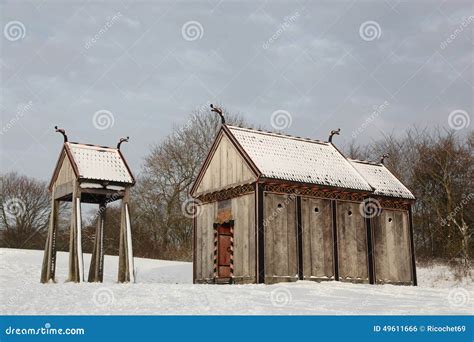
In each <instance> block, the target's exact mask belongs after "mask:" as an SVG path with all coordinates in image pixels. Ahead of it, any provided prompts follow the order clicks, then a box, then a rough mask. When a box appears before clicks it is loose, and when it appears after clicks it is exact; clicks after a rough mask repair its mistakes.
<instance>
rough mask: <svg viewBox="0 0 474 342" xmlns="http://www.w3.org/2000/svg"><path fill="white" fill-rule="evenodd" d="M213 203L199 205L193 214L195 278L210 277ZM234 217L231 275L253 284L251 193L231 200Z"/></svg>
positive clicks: (252, 208)
mask: <svg viewBox="0 0 474 342" xmlns="http://www.w3.org/2000/svg"><path fill="white" fill-rule="evenodd" d="M217 203H218V202H212V203H206V204H201V205H200V209H199V210H200V215H199V216H198V217H196V250H195V251H194V253H195V255H196V259H195V260H196V265H195V266H196V281H197V282H202V281H209V280H212V279H213V278H214V272H213V268H214V255H213V253H214V227H213V225H214V223H215V222H216V216H217ZM231 208H232V218H233V220H234V278H235V282H236V283H255V282H256V277H255V195H254V193H250V194H247V195H243V196H239V197H236V198H232V199H231Z"/></svg>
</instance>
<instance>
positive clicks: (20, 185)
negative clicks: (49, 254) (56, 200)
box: [0, 173, 50, 249]
mask: <svg viewBox="0 0 474 342" xmlns="http://www.w3.org/2000/svg"><path fill="white" fill-rule="evenodd" d="M1 194H2V201H1V210H0V233H1V234H0V243H1V246H2V247H13V248H38V249H41V248H43V247H44V235H45V232H46V227H47V226H48V221H49V213H50V201H49V195H48V190H47V188H46V183H45V182H41V181H38V180H35V179H33V178H29V177H26V176H20V175H18V174H17V173H8V174H5V175H2V176H1Z"/></svg>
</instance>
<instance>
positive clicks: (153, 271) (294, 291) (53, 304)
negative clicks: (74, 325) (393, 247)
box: [0, 249, 474, 315]
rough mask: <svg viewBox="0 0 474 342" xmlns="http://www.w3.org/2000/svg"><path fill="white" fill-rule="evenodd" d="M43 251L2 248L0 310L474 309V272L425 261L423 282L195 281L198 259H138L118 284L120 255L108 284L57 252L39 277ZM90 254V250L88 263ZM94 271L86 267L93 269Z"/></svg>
mask: <svg viewBox="0 0 474 342" xmlns="http://www.w3.org/2000/svg"><path fill="white" fill-rule="evenodd" d="M42 258H43V252H42V251H28V250H15V249H0V277H1V280H0V282H1V283H0V284H1V285H0V286H1V288H0V314H58V315H61V314H67V315H76V314H112V315H118V314H140V315H148V314H152V315H162V314H170V315H171V314H173V315H191V314H204V315H208V314H212V315H214V314H216V315H234V314H239V315H247V314H251V315H254V314H262V315H268V314H285V315H299V314H308V315H313V314H314V315H348V314H355V315H358V314H361V315H363V314H369V315H389V314H396V315H405V314H410V315H419V314H423V315H435V314H436V315H456V314H473V312H474V310H473V309H474V284H473V281H472V279H465V280H464V281H463V282H462V283H456V282H455V281H454V280H453V279H454V278H453V275H452V273H451V271H450V270H449V269H448V268H447V267H445V266H435V267H431V268H418V281H419V286H418V287H413V286H393V285H361V284H349V283H342V282H322V283H315V282H308V281H299V282H296V283H284V284H276V285H193V284H192V264H191V263H186V262H174V261H163V260H152V259H140V258H136V259H135V267H136V270H137V283H136V284H117V283H116V275H117V266H118V259H117V257H114V256H106V258H105V277H104V278H105V279H104V283H102V284H89V283H81V284H73V283H66V282H65V280H66V277H67V258H68V254H67V253H58V263H57V270H56V275H57V280H58V282H57V283H56V284H45V285H44V284H40V282H39V278H40V269H41V262H42ZM89 259H90V255H87V254H86V255H84V261H85V266H86V270H87V266H88V265H89ZM86 274H87V272H86Z"/></svg>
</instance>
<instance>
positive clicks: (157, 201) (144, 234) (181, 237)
mask: <svg viewBox="0 0 474 342" xmlns="http://www.w3.org/2000/svg"><path fill="white" fill-rule="evenodd" d="M224 116H225V118H226V122H227V123H229V124H237V125H242V124H243V123H244V120H243V119H242V117H241V116H240V115H232V114H229V113H227V112H226V111H225V110H224ZM220 125H221V123H220V118H219V117H218V116H217V115H216V114H215V113H211V112H209V109H208V108H205V110H201V111H195V112H193V113H192V114H191V116H190V117H189V120H188V121H187V123H186V124H185V125H184V126H183V127H180V128H176V129H174V131H173V132H172V133H171V134H170V135H169V136H168V137H166V138H165V139H164V141H162V142H160V143H158V144H156V145H155V146H153V147H152V149H151V151H150V153H149V154H148V155H147V156H146V157H145V163H144V167H143V170H142V172H141V174H140V176H139V181H138V184H137V186H136V187H135V189H134V191H133V196H134V200H133V203H134V215H133V216H134V217H135V219H134V222H133V225H134V231H135V232H136V238H135V240H134V243H135V246H136V247H135V251H136V253H140V254H142V255H144V256H153V257H162V258H175V259H182V260H190V258H191V248H192V245H191V240H192V239H191V237H192V220H191V219H190V218H189V217H186V216H185V215H184V214H183V210H182V206H183V203H185V202H186V201H187V200H189V199H188V193H189V189H190V186H191V184H192V182H193V181H194V179H195V177H196V175H197V173H198V172H199V168H200V166H201V164H202V162H203V160H204V158H205V157H206V154H207V152H208V151H209V148H210V146H211V144H212V142H213V140H214V138H215V136H216V133H217V131H218V129H219V128H220ZM140 246H141V247H140Z"/></svg>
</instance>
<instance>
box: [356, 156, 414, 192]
mask: <svg viewBox="0 0 474 342" xmlns="http://www.w3.org/2000/svg"><path fill="white" fill-rule="evenodd" d="M350 162H351V163H352V165H353V166H354V167H355V168H356V169H357V171H358V172H359V173H360V174H361V175H362V176H363V177H364V178H365V179H366V180H367V182H369V184H370V185H371V186H372V187H373V188H374V189H375V190H374V194H375V195H380V196H389V197H398V198H407V199H415V196H413V194H412V193H411V192H410V190H408V189H407V187H406V186H405V185H403V184H402V182H400V181H399V180H398V179H397V178H396V177H395V176H394V175H393V174H392V173H391V172H390V171H389V170H388V169H387V168H386V167H385V166H384V165H383V164H374V163H370V162H367V161H360V160H351V159H350Z"/></svg>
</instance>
